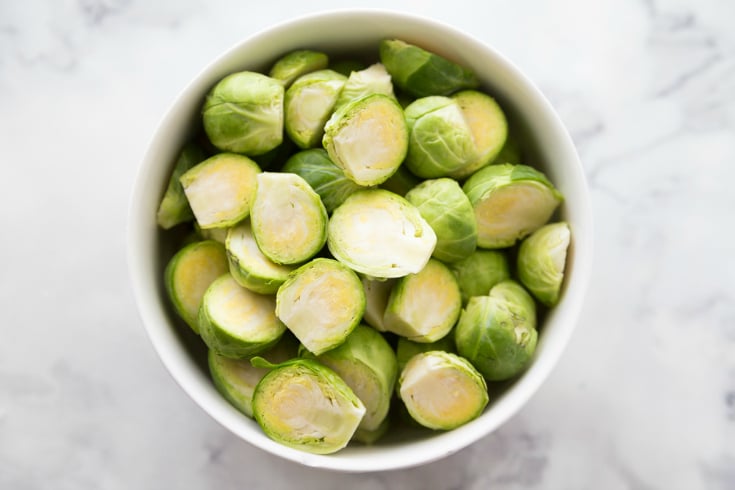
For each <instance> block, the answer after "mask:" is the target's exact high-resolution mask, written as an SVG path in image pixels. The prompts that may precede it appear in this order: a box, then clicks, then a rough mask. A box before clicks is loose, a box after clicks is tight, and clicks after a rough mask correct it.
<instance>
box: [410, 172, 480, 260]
mask: <svg viewBox="0 0 735 490" xmlns="http://www.w3.org/2000/svg"><path fill="white" fill-rule="evenodd" d="M406 200H408V202H410V203H411V204H413V205H414V206H416V207H417V208H418V210H419V212H420V213H421V216H422V217H423V218H424V219H425V220H426V221H427V222H428V223H429V225H430V226H431V228H432V229H433V230H434V233H436V247H435V248H434V253H433V256H434V257H435V258H437V259H439V260H441V261H443V262H456V261H458V260H461V259H464V258H466V257H468V256H469V255H470V254H471V253H472V252H474V251H475V248H476V247H477V223H476V222H475V212H474V210H473V209H472V204H471V203H470V200H469V199H468V198H467V195H466V194H465V193H464V192H462V188H461V187H460V186H459V184H458V183H457V181H455V180H452V179H448V178H441V179H433V180H425V181H424V182H422V183H421V184H419V185H418V186H416V187H414V188H413V189H411V190H410V191H409V192H408V194H406Z"/></svg>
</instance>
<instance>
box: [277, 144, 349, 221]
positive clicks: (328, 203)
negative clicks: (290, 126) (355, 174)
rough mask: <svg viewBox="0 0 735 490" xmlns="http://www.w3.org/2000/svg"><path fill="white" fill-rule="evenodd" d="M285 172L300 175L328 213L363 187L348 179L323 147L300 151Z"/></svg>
mask: <svg viewBox="0 0 735 490" xmlns="http://www.w3.org/2000/svg"><path fill="white" fill-rule="evenodd" d="M283 172H291V173H294V174H297V175H300V176H301V177H302V178H303V179H304V180H305V181H307V182H308V183H309V185H310V186H311V187H312V189H314V190H315V191H316V193H317V194H319V197H321V198H322V202H323V203H324V207H325V208H326V209H327V212H328V213H331V212H332V211H334V210H335V208H337V207H338V206H339V205H340V204H342V203H343V202H344V201H345V199H347V197H348V196H350V195H351V194H354V193H355V192H357V191H359V190H360V189H362V187H361V186H359V185H357V184H355V183H354V182H353V181H352V180H350V179H348V178H347V176H346V175H345V174H344V172H343V171H342V169H341V168H339V167H338V166H337V165H335V164H334V162H332V160H330V159H329V155H328V154H327V151H326V150H324V149H322V148H313V149H311V150H304V151H300V152H298V153H296V154H294V155H293V156H291V158H289V159H288V161H287V162H286V165H284V167H283Z"/></svg>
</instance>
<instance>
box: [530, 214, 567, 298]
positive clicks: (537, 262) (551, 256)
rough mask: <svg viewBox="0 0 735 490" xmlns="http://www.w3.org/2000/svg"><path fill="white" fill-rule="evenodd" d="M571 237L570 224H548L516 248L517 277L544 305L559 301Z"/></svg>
mask: <svg viewBox="0 0 735 490" xmlns="http://www.w3.org/2000/svg"><path fill="white" fill-rule="evenodd" d="M570 239H571V232H570V231H569V225H567V224H566V223H565V222H563V221H562V222H559V223H551V224H548V225H546V226H542V227H541V228H539V229H538V230H536V231H534V232H533V233H532V234H531V236H529V237H528V238H526V239H525V240H523V242H522V243H521V247H520V249H519V250H518V278H519V279H520V281H521V282H522V283H523V285H524V286H526V287H527V288H528V290H529V291H531V294H533V295H534V296H535V297H536V299H537V300H539V301H540V302H541V303H543V304H544V305H546V306H554V305H555V304H556V303H557V302H558V301H559V291H560V290H561V284H562V281H563V280H564V266H565V264H566V261H567V249H568V248H569V241H570Z"/></svg>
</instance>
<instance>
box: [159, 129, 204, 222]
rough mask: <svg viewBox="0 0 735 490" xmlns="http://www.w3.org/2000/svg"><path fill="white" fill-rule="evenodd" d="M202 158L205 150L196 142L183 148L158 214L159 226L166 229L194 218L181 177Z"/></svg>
mask: <svg viewBox="0 0 735 490" xmlns="http://www.w3.org/2000/svg"><path fill="white" fill-rule="evenodd" d="M202 160H204V152H203V151H202V149H201V148H200V147H199V146H197V145H195V144H194V143H187V144H186V145H184V147H183V148H182V149H181V153H179V157H178V158H177V159H176V165H175V166H174V170H173V172H172V173H171V178H170V179H169V181H168V186H167V187H166V192H165V194H164V195H163V199H161V204H160V205H159V206H158V213H157V214H156V220H157V221H158V226H160V227H161V228H163V229H164V230H168V229H170V228H173V227H174V226H176V225H178V224H180V223H185V222H187V221H191V220H192V219H193V218H194V213H192V212H191V207H190V206H189V201H187V199H186V195H185V194H184V189H183V187H181V183H180V182H179V177H181V175H182V174H183V173H184V172H186V171H187V170H189V169H190V168H191V167H193V166H194V165H196V164H197V163H199V162H201V161H202Z"/></svg>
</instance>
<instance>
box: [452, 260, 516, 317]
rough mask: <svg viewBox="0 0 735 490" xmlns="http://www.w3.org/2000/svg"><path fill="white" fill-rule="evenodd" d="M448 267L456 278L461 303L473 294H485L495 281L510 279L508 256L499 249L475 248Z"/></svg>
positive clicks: (465, 302)
mask: <svg viewBox="0 0 735 490" xmlns="http://www.w3.org/2000/svg"><path fill="white" fill-rule="evenodd" d="M449 268H450V269H451V270H452V272H454V275H455V277H456V278H457V284H459V291H460V292H461V293H462V304H467V301H469V299H470V298H471V297H473V296H487V295H488V293H490V289H492V287H493V286H495V285H496V284H497V283H499V282H501V281H505V280H506V279H510V266H509V264H508V257H507V256H506V254H505V253H504V252H502V251H500V250H476V251H475V252H473V253H472V254H471V255H470V256H469V257H467V258H465V259H462V260H460V261H457V262H454V263H452V264H449Z"/></svg>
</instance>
